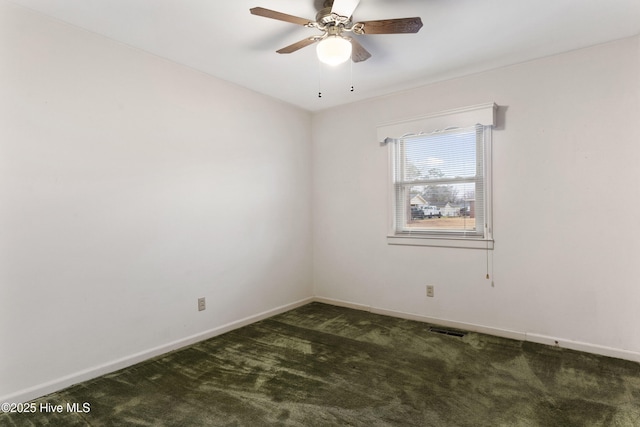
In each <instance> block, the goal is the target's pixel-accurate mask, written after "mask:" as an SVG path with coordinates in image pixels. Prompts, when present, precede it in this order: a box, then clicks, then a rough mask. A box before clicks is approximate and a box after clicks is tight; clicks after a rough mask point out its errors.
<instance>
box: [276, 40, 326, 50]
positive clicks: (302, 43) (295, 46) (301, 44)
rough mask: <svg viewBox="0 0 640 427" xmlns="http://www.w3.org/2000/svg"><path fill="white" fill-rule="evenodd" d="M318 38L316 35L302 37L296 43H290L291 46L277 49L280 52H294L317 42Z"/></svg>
mask: <svg viewBox="0 0 640 427" xmlns="http://www.w3.org/2000/svg"><path fill="white" fill-rule="evenodd" d="M317 41H318V39H317V38H315V37H309V38H307V39H302V40H300V41H299V42H295V43H294V44H290V45H289V46H286V47H283V48H282V49H280V50H276V52H278V53H293V52H295V51H296V50H299V49H302V48H303V47H307V46H309V45H311V44H314V43H315V42H317Z"/></svg>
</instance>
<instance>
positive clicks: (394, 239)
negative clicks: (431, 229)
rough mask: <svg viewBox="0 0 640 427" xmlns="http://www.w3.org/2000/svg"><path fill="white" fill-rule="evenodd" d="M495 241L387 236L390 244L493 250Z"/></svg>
mask: <svg viewBox="0 0 640 427" xmlns="http://www.w3.org/2000/svg"><path fill="white" fill-rule="evenodd" d="M493 242H494V241H493V240H487V239H473V238H459V237H458V238H455V237H428V236H399V235H395V236H387V243H388V244H389V245H403V246H433V247H438V248H458V249H484V250H493Z"/></svg>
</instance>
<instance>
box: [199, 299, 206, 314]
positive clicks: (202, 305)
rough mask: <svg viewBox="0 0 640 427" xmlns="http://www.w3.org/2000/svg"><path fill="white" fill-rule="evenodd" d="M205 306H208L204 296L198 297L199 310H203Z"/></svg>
mask: <svg viewBox="0 0 640 427" xmlns="http://www.w3.org/2000/svg"><path fill="white" fill-rule="evenodd" d="M205 308H207V305H206V303H205V301H204V297H202V298H198V311H202V310H204V309H205Z"/></svg>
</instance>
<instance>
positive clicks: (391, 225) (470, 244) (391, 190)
mask: <svg viewBox="0 0 640 427" xmlns="http://www.w3.org/2000/svg"><path fill="white" fill-rule="evenodd" d="M496 110H497V105H496V104H495V103H488V104H481V105H474V106H471V107H464V108H458V109H454V110H447V111H442V112H439V113H435V114H430V115H428V116H422V117H417V118H412V119H408V120H402V121H396V122H392V123H387V124H383V125H380V126H378V140H379V141H381V144H382V145H387V146H388V150H389V168H388V175H389V179H388V183H389V187H388V195H389V197H388V218H389V221H388V235H387V243H388V244H391V245H409V246H438V247H449V248H469V249H485V250H487V249H493V247H494V240H493V225H492V223H493V217H492V210H493V209H492V191H491V189H492V173H491V171H492V164H491V159H492V155H491V145H492V128H493V127H494V126H495V116H496ZM473 125H482V126H483V127H484V131H483V132H484V144H483V147H482V149H483V151H482V152H479V153H478V154H479V155H480V154H481V155H482V156H483V159H482V165H483V178H484V179H483V181H484V201H483V202H484V203H483V212H481V214H482V215H481V216H482V218H483V219H484V221H482V222H484V224H477V227H482V228H481V229H477V232H476V233H471V234H469V233H464V232H457V231H453V230H433V231H431V230H424V229H419V230H416V231H409V230H404V231H403V230H398V227H397V224H396V203H397V194H396V186H395V183H394V179H395V173H394V172H395V153H394V151H395V149H396V145H397V144H398V143H399V142H400V141H401V140H402V138H403V137H406V136H408V135H420V134H430V133H434V132H438V131H441V130H443V129H450V128H464V127H469V126H473Z"/></svg>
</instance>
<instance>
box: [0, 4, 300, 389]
mask: <svg viewBox="0 0 640 427" xmlns="http://www.w3.org/2000/svg"><path fill="white" fill-rule="evenodd" d="M0 61H1V63H0V291H1V292H0V397H1V398H0V401H6V400H24V399H26V398H32V397H35V396H37V395H41V394H43V393H45V392H48V391H52V390H54V389H56V388H60V387H62V386H65V385H68V384H70V383H72V382H74V381H77V380H79V379H84V378H86V377H90V376H95V375H97V374H99V373H102V372H105V371H108V370H112V369H115V368H117V367H121V366H123V365H126V364H130V363H133V362H135V361H137V360H140V359H144V358H146V357H149V356H150V355H153V354H158V353H161V352H163V351H166V350H168V349H171V348H173V347H175V346H178V345H181V344H185V343H187V342H191V341H194V340H197V339H200V338H203V337H206V336H209V335H212V334H215V333H217V332H220V331H222V330H225V328H227V327H229V326H237V325H239V324H242V321H243V319H245V320H246V319H247V318H249V319H256V318H259V317H260V315H261V314H265V313H266V314H271V313H274V312H276V311H278V310H280V309H284V308H288V307H291V304H295V303H297V302H299V301H302V300H305V299H306V298H309V297H311V295H312V294H311V292H312V288H311V279H310V278H311V252H310V250H311V242H310V237H311V226H310V212H311V211H310V196H309V188H310V179H311V175H310V172H309V171H310V140H311V137H310V128H311V116H310V114H309V113H307V112H305V111H302V110H299V109H296V108H294V107H291V106H288V105H286V104H283V103H281V102H279V101H275V100H273V99H271V98H268V97H265V96H262V95H259V94H256V93H254V92H251V91H249V90H246V89H244V88H240V87H237V86H234V85H231V84H228V83H225V82H223V81H220V80H217V79H215V78H213V77H211V76H208V75H205V74H202V73H199V72H196V71H194V70H191V69H188V68H185V67H182V66H179V65H177V64H174V63H171V62H168V61H165V60H163V59H160V58H157V57H154V56H151V55H148V54H145V53H143V52H140V51H137V50H135V49H132V48H129V47H127V46H124V45H122V44H119V43H116V42H113V41H111V40H108V39H106V38H103V37H100V36H97V35H95V34H92V33H88V32H85V31H82V30H79V29H77V28H74V27H71V26H68V25H64V24H61V23H59V22H57V21H54V20H51V19H48V18H45V17H43V16H40V15H38V14H34V13H32V12H29V11H27V10H25V9H22V8H20V7H16V6H14V5H12V4H11V3H8V2H6V1H4V0H0ZM203 296H204V297H206V298H207V309H206V310H205V311H204V312H198V311H197V298H198V297H203Z"/></svg>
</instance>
